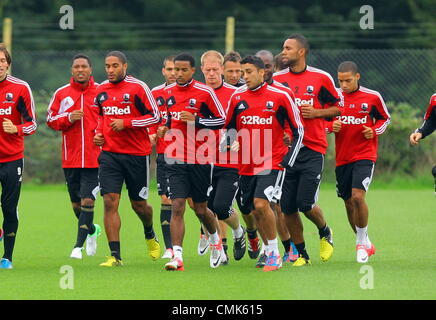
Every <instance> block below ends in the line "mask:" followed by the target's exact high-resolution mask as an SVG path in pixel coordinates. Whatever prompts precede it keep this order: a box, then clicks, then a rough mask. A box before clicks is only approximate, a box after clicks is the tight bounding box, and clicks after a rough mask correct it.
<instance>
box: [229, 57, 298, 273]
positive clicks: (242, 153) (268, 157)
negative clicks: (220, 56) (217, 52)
mask: <svg viewBox="0 0 436 320" xmlns="http://www.w3.org/2000/svg"><path fill="white" fill-rule="evenodd" d="M241 66H242V70H243V77H244V80H245V81H246V84H247V85H246V86H243V87H241V88H239V89H238V90H236V91H235V93H234V94H233V95H232V97H231V99H230V103H229V110H228V113H227V120H226V126H225V128H226V129H227V135H228V136H229V137H232V136H233V137H235V136H236V132H233V133H232V130H231V129H234V130H236V131H237V136H236V138H237V141H238V144H239V146H240V147H239V175H240V180H239V185H240V188H241V205H242V206H243V207H246V208H247V210H250V211H254V216H255V219H256V222H257V225H258V228H259V230H261V232H262V234H263V235H264V237H265V238H266V240H267V244H266V254H267V257H268V258H267V261H266V263H265V265H264V267H263V270H264V271H273V270H277V269H279V268H280V267H281V266H282V259H281V256H280V253H279V251H278V244H277V230H276V221H275V215H274V212H273V210H272V208H271V205H270V203H271V202H273V201H274V202H276V201H278V200H280V196H281V193H282V191H281V189H282V183H283V179H284V176H285V171H286V170H288V168H292V166H293V164H294V162H295V159H296V158H297V155H298V152H299V150H300V147H301V142H302V140H303V136H304V129H303V125H302V123H301V121H300V116H299V112H298V109H297V107H296V105H295V104H294V102H293V101H292V98H291V96H290V95H289V93H288V92H287V91H284V90H280V89H277V88H274V87H272V86H269V85H268V84H267V83H266V82H265V81H264V76H265V65H264V63H263V61H262V60H261V59H260V58H259V57H255V56H248V57H245V58H244V59H242V60H241ZM285 123H287V124H288V126H289V127H290V128H291V130H292V139H293V141H292V143H291V146H290V147H288V146H286V145H285V143H284V139H283V136H284V130H285ZM228 145H233V143H232V141H228ZM285 168H286V169H285Z"/></svg>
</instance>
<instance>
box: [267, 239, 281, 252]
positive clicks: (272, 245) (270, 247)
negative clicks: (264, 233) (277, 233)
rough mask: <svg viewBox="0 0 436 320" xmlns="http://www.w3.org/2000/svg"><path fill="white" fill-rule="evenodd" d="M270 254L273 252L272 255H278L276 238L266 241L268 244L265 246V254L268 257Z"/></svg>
mask: <svg viewBox="0 0 436 320" xmlns="http://www.w3.org/2000/svg"><path fill="white" fill-rule="evenodd" d="M271 252H274V255H279V254H280V252H279V246H278V241H277V238H275V239H272V240H270V239H268V244H267V245H266V254H267V255H269V254H270V253H271Z"/></svg>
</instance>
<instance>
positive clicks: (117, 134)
mask: <svg viewBox="0 0 436 320" xmlns="http://www.w3.org/2000/svg"><path fill="white" fill-rule="evenodd" d="M105 69H106V74H107V78H108V80H106V81H104V82H103V83H102V84H100V85H99V86H98V87H97V104H98V105H99V107H100V116H101V117H100V119H99V123H98V127H97V134H96V135H95V136H94V143H95V144H96V145H98V146H102V152H101V154H100V156H99V158H98V162H99V173H98V176H99V182H100V188H101V194H102V196H103V200H104V226H105V231H106V235H107V239H108V242H109V248H110V250H111V256H110V257H107V261H106V262H103V263H102V264H100V266H103V267H115V266H120V265H122V260H121V251H120V228H121V220H120V215H119V213H118V206H119V203H120V196H121V189H122V186H123V183H124V181H125V182H126V186H127V190H128V193H129V198H130V203H131V205H132V209H133V210H134V211H135V213H136V214H137V216H138V218H139V219H140V220H141V222H142V224H143V226H144V234H145V239H146V244H147V247H148V254H149V256H150V257H151V259H152V260H156V259H158V258H159V256H160V245H159V242H158V240H157V238H156V235H155V233H154V230H153V209H152V207H151V206H149V205H148V203H147V198H148V190H149V185H148V183H149V166H150V153H151V143H150V137H149V136H148V131H147V129H146V128H147V127H149V126H152V125H154V124H156V123H158V122H159V120H160V116H159V110H158V108H157V105H156V101H155V100H154V98H153V95H152V94H151V91H150V89H149V88H148V86H147V85H146V84H145V83H144V82H142V81H139V80H138V79H136V78H134V77H132V76H127V75H126V72H127V59H126V56H125V55H124V53H122V52H120V51H112V52H109V53H108V54H107V55H106V59H105Z"/></svg>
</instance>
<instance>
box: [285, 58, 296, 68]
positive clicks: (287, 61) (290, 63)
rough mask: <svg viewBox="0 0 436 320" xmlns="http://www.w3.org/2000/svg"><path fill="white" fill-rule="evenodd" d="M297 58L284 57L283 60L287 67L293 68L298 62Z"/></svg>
mask: <svg viewBox="0 0 436 320" xmlns="http://www.w3.org/2000/svg"><path fill="white" fill-rule="evenodd" d="M298 61H299V60H298V59H290V58H288V59H285V60H284V61H283V62H284V64H285V65H286V66H287V67H290V68H293V67H295V66H296V65H297V64H298Z"/></svg>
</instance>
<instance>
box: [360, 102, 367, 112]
mask: <svg viewBox="0 0 436 320" xmlns="http://www.w3.org/2000/svg"><path fill="white" fill-rule="evenodd" d="M360 108H361V109H362V111H368V104H367V103H362V104H361V105H360Z"/></svg>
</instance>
